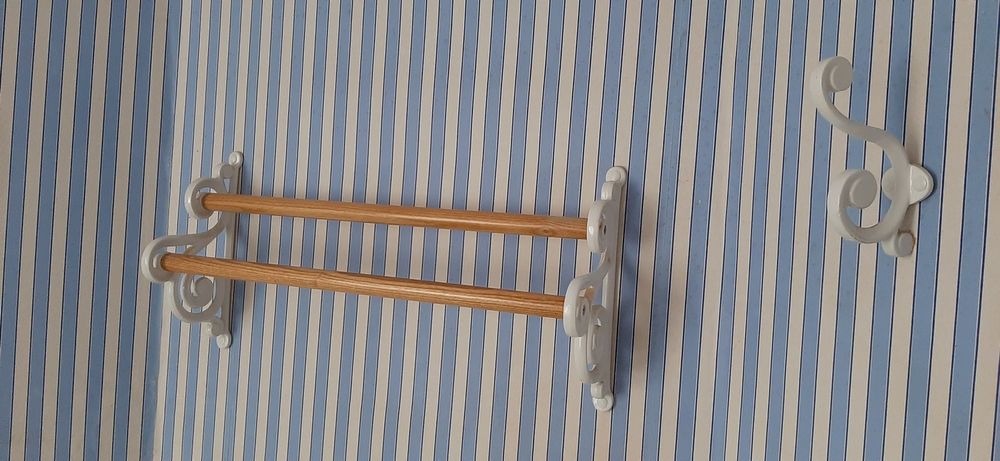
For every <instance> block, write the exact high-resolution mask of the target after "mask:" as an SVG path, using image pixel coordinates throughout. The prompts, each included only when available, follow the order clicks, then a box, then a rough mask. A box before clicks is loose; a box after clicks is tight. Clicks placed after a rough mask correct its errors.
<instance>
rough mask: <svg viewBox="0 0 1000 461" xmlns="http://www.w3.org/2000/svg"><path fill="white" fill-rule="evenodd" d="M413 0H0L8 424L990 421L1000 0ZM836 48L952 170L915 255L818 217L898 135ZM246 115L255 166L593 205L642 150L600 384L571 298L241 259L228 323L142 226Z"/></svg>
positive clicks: (329, 246)
mask: <svg viewBox="0 0 1000 461" xmlns="http://www.w3.org/2000/svg"><path fill="white" fill-rule="evenodd" d="M95 3H96V4H95ZM400 3H401V4H399V3H395V2H374V1H369V2H366V3H364V4H362V3H360V2H359V3H357V4H352V2H350V1H347V0H345V1H343V2H339V3H335V4H332V5H331V4H330V1H326V0H321V1H318V2H308V1H305V0H297V1H294V2H293V1H288V2H281V1H271V0H256V1H246V2H235V3H232V4H229V3H228V2H226V4H225V5H220V4H219V3H218V2H207V1H197V0H196V1H191V2H165V1H162V0H161V1H156V2H152V1H150V2H142V3H141V4H140V3H139V2H127V3H123V2H116V3H111V2H109V1H107V0H102V1H97V2H87V4H86V5H81V4H80V2H74V1H69V0H37V1H36V0H23V1H19V0H0V12H2V13H0V14H2V16H0V23H2V24H3V33H2V42H0V50H2V54H0V59H2V60H0V146H2V147H0V151H9V154H8V155H0V177H6V178H8V181H7V182H5V183H3V184H2V187H0V203H5V204H6V207H5V210H4V212H3V213H0V242H2V244H0V269H2V274H3V291H2V293H0V303H2V304H0V306H2V311H0V458H2V457H5V455H7V454H8V453H9V454H10V456H11V457H12V458H15V459H19V458H28V459H35V458H39V457H41V458H53V457H54V458H57V459H65V458H66V457H67V456H68V455H69V454H71V453H72V454H74V455H80V454H83V455H85V456H84V457H86V458H90V459H109V458H110V457H111V456H114V457H115V458H124V457H128V458H130V459H137V458H161V457H162V458H176V459H190V458H192V457H197V458H206V459H229V458H233V457H235V458H236V459H244V458H246V457H250V456H254V457H255V458H285V457H287V458H290V459H295V458H298V457H305V456H307V455H310V456H312V457H316V458H319V457H323V458H327V459H330V458H333V459H355V458H357V457H361V458H364V457H368V456H371V457H372V458H375V459H382V458H384V459H402V458H424V459H431V458H443V457H445V455H448V456H453V457H461V458H465V459H483V458H486V457H487V456H489V457H490V458H500V457H501V456H503V457H505V458H506V457H515V456H516V457H517V458H545V457H548V458H570V459H573V458H579V459H590V458H599V459H606V458H612V459H637V458H639V457H640V456H641V457H643V458H649V459H654V458H658V457H659V458H660V459H669V458H671V457H676V458H681V459H690V458H692V457H693V458H696V459H705V458H708V457H710V458H712V459H721V458H741V459H747V458H753V459H760V458H764V457H766V458H768V459H772V458H777V457H778V456H781V457H782V458H791V457H795V458H799V459H808V458H810V457H813V458H817V459H823V458H834V459H843V458H848V459H859V458H861V457H864V458H871V459H878V458H882V457H884V458H887V459H898V458H901V457H902V458H905V459H914V458H919V457H921V456H926V457H928V458H931V459H937V458H941V457H942V456H945V455H947V456H948V457H949V458H952V457H954V458H959V459H960V458H965V457H971V458H974V459H987V458H990V457H994V456H995V455H996V453H997V451H996V450H997V449H998V448H1000V432H998V431H997V430H996V428H997V426H998V421H997V418H998V412H997V400H998V399H997V389H998V386H997V378H998V368H1000V336H998V335H997V334H996V332H997V331H998V327H1000V309H998V307H1000V302H998V301H996V300H997V299H1000V284H998V283H996V281H997V280H1000V264H996V263H990V262H989V261H997V260H998V258H1000V205H998V203H1000V187H996V186H995V185H993V187H991V184H990V181H989V178H990V177H991V176H992V177H1000V176H998V175H1000V171H997V170H1000V161H996V159H997V158H998V157H997V153H998V152H1000V111H997V109H996V107H997V106H998V105H1000V92H998V91H997V78H996V77H997V74H998V72H997V64H998V59H997V58H998V48H1000V47H998V39H997V33H998V32H997V31H998V29H1000V19H998V5H997V3H996V2H994V1H986V0H981V1H979V2H978V3H977V2H974V1H965V0H961V1H958V2H952V1H943V0H939V1H936V2H933V4H932V3H931V2H913V1H904V0H891V1H888V0H887V1H879V2H863V1H859V2H854V1H844V2H841V1H837V0H830V1H825V2H823V1H818V0H817V1H809V2H805V1H799V2H793V1H790V0H784V1H778V0H771V1H760V0H758V1H752V0H729V1H724V0H709V1H707V2H694V3H695V4H689V3H686V2H682V1H679V0H677V1H671V0H661V1H659V2H657V1H656V0H644V1H629V2H627V3H626V2H617V1H616V2H611V3H606V2H603V1H593V0H585V1H583V2H581V3H579V4H578V3H576V2H572V1H564V0H523V1H517V0H511V1H503V0H501V1H497V2H488V1H484V2H476V1H462V0H421V1H414V2H400ZM876 3H877V6H873V5H874V4H876ZM836 54H840V55H843V56H846V57H848V58H850V59H852V60H853V62H854V65H855V69H856V73H855V75H856V83H855V85H854V86H853V88H852V90H851V91H850V92H849V93H845V94H843V95H842V96H838V100H837V102H838V105H839V106H840V107H841V108H843V109H844V110H848V108H849V112H850V114H851V116H853V117H854V118H856V119H859V120H867V121H868V122H869V123H872V124H874V125H876V126H884V127H886V129H887V130H888V131H890V132H892V133H895V134H896V135H898V136H901V137H903V138H904V139H905V144H906V146H907V151H908V153H909V155H911V156H912V157H913V158H922V160H923V162H924V165H925V166H926V167H927V169H929V170H930V171H931V173H932V174H933V175H934V177H935V178H936V180H937V184H938V188H937V189H936V191H935V193H934V194H933V195H932V196H931V197H929V199H928V200H927V201H926V202H924V203H923V204H922V205H921V206H920V210H919V215H916V214H915V215H913V216H911V217H910V220H909V221H908V222H909V224H908V227H910V228H911V229H912V230H913V231H914V232H915V233H916V235H917V250H916V254H915V256H913V257H909V258H903V259H898V260H897V259H894V258H890V257H887V256H886V255H885V254H883V253H882V252H881V251H880V250H879V249H878V248H877V247H876V246H874V245H865V246H859V245H857V244H854V243H849V242H848V243H845V242H843V241H842V240H841V239H840V238H839V237H838V236H837V235H836V234H835V233H833V232H832V230H831V229H829V228H828V226H827V224H826V209H825V199H826V193H827V188H828V184H829V178H830V176H831V174H835V173H837V172H839V171H842V170H843V169H844V168H846V167H851V168H862V167H867V168H869V169H872V170H878V169H879V168H880V165H881V166H884V164H883V161H882V157H881V155H880V153H879V151H878V150H877V149H876V148H874V147H873V146H866V145H865V144H863V143H862V142H860V141H858V140H856V139H851V140H848V139H847V138H846V137H845V136H844V135H843V134H842V133H840V132H835V131H832V130H831V128H830V126H829V124H827V123H826V122H825V121H824V120H822V119H818V118H817V117H816V115H815V111H814V110H813V108H812V107H811V105H810V104H809V103H808V102H807V101H804V100H803V96H802V88H803V81H804V79H805V76H806V71H807V70H808V69H809V68H810V66H811V65H812V64H813V63H815V62H817V61H818V60H819V59H821V58H823V57H829V56H833V55H836ZM232 149H237V150H241V151H243V152H245V155H246V165H247V169H246V170H245V175H244V182H245V185H246V189H245V192H247V193H252V194H261V195H268V196H270V195H280V196H299V197H308V198H321V199H334V200H341V199H342V200H350V201H356V202H378V203H402V204H407V205H420V206H423V205H426V206H430V207H443V208H462V209H465V208H470V209H485V210H489V209H493V210H509V211H518V212H526V213H540V214H556V215H571V216H579V215H580V214H582V213H585V212H586V209H587V208H588V206H589V204H590V203H592V201H593V197H594V196H595V191H596V187H597V185H598V182H599V180H600V178H601V177H602V175H603V172H604V171H605V170H606V169H607V168H608V167H610V166H611V165H614V164H620V165H625V166H627V167H628V168H629V171H630V181H629V190H628V206H627V209H628V210H627V218H626V236H625V256H624V271H623V277H622V282H621V283H622V292H621V301H622V308H621V310H620V312H619V318H618V343H617V350H616V357H617V372H616V398H617V402H616V405H615V408H614V410H613V411H612V412H610V413H601V414H597V413H595V411H594V410H593V409H592V407H591V405H590V403H589V401H588V399H586V394H585V393H584V388H583V387H582V386H581V385H579V384H578V382H576V381H575V380H574V379H573V378H572V377H570V376H568V369H567V356H568V344H569V342H568V340H567V338H566V337H565V335H564V334H563V332H562V326H561V324H560V322H556V321H552V320H540V319H538V318H525V317H523V316H514V315H507V314H504V315H499V314H496V313H489V312H484V311H481V310H472V309H467V308H456V307H445V306H432V305H427V304H418V303H407V302H404V301H396V300H388V299H371V298H367V297H357V296H345V295H343V294H340V293H336V294H335V293H321V292H313V291H308V290H298V289H289V288H286V287H278V286H265V285H253V284H242V283H240V284H238V285H237V289H236V297H235V300H236V302H235V303H236V309H235V320H234V328H235V333H236V337H235V339H236V341H235V344H234V345H233V347H232V348H231V349H230V350H227V351H224V352H220V351H219V350H218V349H217V348H216V347H215V346H214V343H212V342H211V341H210V339H209V338H208V336H207V335H206V334H205V333H204V332H203V331H202V329H201V328H199V327H191V326H188V325H186V324H181V323H179V322H178V321H177V320H176V319H174V318H173V317H171V316H170V314H169V313H168V312H165V311H164V309H162V302H161V300H162V296H163V292H162V290H161V289H160V288H159V287H155V286H154V287H151V286H150V285H149V284H148V283H146V282H145V281H143V280H142V279H141V277H140V276H139V274H138V270H137V260H138V253H139V251H140V249H141V247H142V245H144V244H145V243H147V242H149V241H150V240H151V239H152V238H153V237H154V236H159V235H164V234H166V233H176V232H187V231H193V230H196V229H197V228H198V226H199V224H198V223H196V222H194V221H189V220H188V219H187V216H186V215H185V214H184V211H183V208H181V207H179V204H180V201H179V197H180V193H181V191H182V190H183V188H184V187H185V186H186V184H187V183H188V182H190V180H191V179H192V178H194V177H197V176H199V175H207V174H210V173H211V172H212V170H213V165H214V164H216V163H218V162H221V161H222V160H223V159H224V158H225V155H226V153H227V152H229V151H230V150H232ZM883 205H884V203H883ZM876 217H877V216H876V213H875V212H874V211H867V212H866V213H865V214H864V216H863V217H862V219H863V220H864V221H865V222H874V221H875V219H876ZM201 225H202V226H204V224H201ZM240 228H241V230H243V231H244V232H243V234H242V236H241V239H240V241H239V250H238V257H240V258H247V259H250V260H258V261H270V262H279V263H283V264H292V265H303V266H314V267H326V268H340V269H348V270H351V271H361V272H372V273H378V274H390V275H398V276H406V277H419V278H424V279H436V280H446V281H451V282H464V283H475V284H480V285H490V286H501V287H506V288H517V289H531V290H533V291H545V292H549V293H557V292H561V291H562V290H564V289H565V287H566V284H567V283H568V282H569V280H570V279H571V278H572V277H574V276H575V275H576V274H579V273H582V272H583V271H586V270H587V269H588V268H589V265H590V263H591V261H590V258H589V257H588V254H587V252H586V249H585V248H584V247H583V246H580V245H577V244H575V243H570V242H562V241H558V240H554V239H553V240H545V239H534V240H532V239H529V238H522V239H518V238H516V237H509V236H507V237H505V236H490V235H476V234H473V233H461V232H448V231H435V230H423V229H410V228H398V227H387V226H372V225H359V224H338V223H335V222H332V223H326V222H319V223H317V222H313V221H302V220H291V219H277V218H275V219H271V218H267V217H253V218H247V217H246V216H244V217H243V218H242V221H241V223H240ZM991 281H992V283H991ZM74 457H77V456H74Z"/></svg>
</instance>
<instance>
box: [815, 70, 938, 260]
mask: <svg viewBox="0 0 1000 461" xmlns="http://www.w3.org/2000/svg"><path fill="white" fill-rule="evenodd" d="M853 80H854V69H853V67H852V66H851V62H850V61H848V60H847V59H846V58H844V57H841V56H835V57H832V58H829V59H825V60H823V61H820V62H819V64H818V65H817V66H816V68H814V69H813V70H812V72H811V73H810V75H809V83H808V87H807V91H806V95H807V96H808V97H809V98H810V100H812V102H813V104H815V106H816V110H817V111H818V112H819V113H820V115H822V116H823V118H825V119H827V121H829V122H830V124H831V125H833V126H834V127H836V128H837V129H839V130H841V131H844V132H845V133H847V134H848V135H851V136H857V137H859V138H861V139H864V140H865V141H867V142H870V143H873V144H877V145H878V146H879V147H881V148H882V150H883V151H884V152H885V153H886V155H887V156H888V157H889V164H890V168H889V171H887V172H886V174H885V176H884V177H883V178H882V189H883V190H884V192H885V195H886V196H887V197H889V200H890V201H891V205H890V206H889V210H888V212H886V214H885V216H883V217H882V219H881V220H880V221H879V222H878V223H876V224H875V225H874V226H869V227H861V226H859V225H858V224H855V223H854V221H852V220H851V218H850V217H849V216H848V215H847V209H848V208H866V207H868V206H870V205H871V204H872V203H873V202H874V201H875V197H876V196H877V194H878V184H877V182H876V180H875V176H874V175H873V174H872V173H871V172H869V171H867V170H847V171H843V172H841V173H839V174H837V175H835V176H834V177H833V179H832V180H831V182H830V192H829V195H828V196H827V215H828V218H829V220H830V224H831V225H832V226H833V228H834V229H836V230H837V232H839V233H840V234H841V235H842V236H843V237H844V238H849V239H852V240H856V241H858V242H861V243H876V242H881V243H882V248H883V249H884V250H885V252H886V253H888V254H890V255H892V256H907V255H909V254H910V253H912V252H913V246H914V244H915V240H914V237H913V234H911V233H910V232H908V231H900V226H901V225H902V224H903V219H904V217H905V216H906V210H907V208H908V207H909V206H910V205H912V204H915V203H917V202H920V201H921V200H923V199H925V198H927V196H928V195H930V193H931V191H933V190H934V179H933V178H932V177H931V175H930V173H929V172H928V171H927V170H926V169H924V168H923V167H921V166H919V165H914V164H911V163H910V161H909V159H907V157H906V151H905V150H904V148H903V143H902V142H900V141H899V139H897V138H896V137H895V136H893V135H891V134H889V133H888V132H886V131H885V130H882V129H880V128H875V127H872V126H868V125H863V124H861V123H858V122H855V121H854V120H851V119H850V118H848V117H847V116H846V115H844V114H843V113H842V112H840V110H839V109H837V107H836V106H835V105H834V104H833V100H832V98H831V97H830V96H832V94H833V93H836V92H840V91H844V90H846V89H848V88H850V86H851V82H852V81H853Z"/></svg>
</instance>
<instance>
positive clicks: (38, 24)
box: [10, 0, 52, 458]
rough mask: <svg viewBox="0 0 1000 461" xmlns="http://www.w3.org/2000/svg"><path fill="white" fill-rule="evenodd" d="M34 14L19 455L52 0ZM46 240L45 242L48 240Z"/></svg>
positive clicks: (14, 448) (15, 416)
mask: <svg viewBox="0 0 1000 461" xmlns="http://www.w3.org/2000/svg"><path fill="white" fill-rule="evenodd" d="M37 8H38V10H37V13H36V16H35V49H34V61H33V62H32V69H31V71H30V72H31V75H32V78H31V88H30V91H31V93H30V104H31V106H30V107H31V109H32V110H31V111H30V113H29V114H28V133H27V136H28V139H27V146H26V148H27V152H26V154H27V161H26V162H25V163H26V165H25V173H24V202H23V203H24V208H23V212H22V213H23V214H22V219H23V221H22V223H21V261H20V263H19V266H18V267H19V268H20V270H19V272H20V276H19V278H18V281H19V285H20V286H19V287H18V292H17V295H18V300H17V304H18V305H17V333H16V336H15V338H16V339H15V340H16V344H15V345H14V351H15V356H14V396H13V402H12V403H13V405H11V407H12V409H11V420H12V421H24V422H25V424H14V425H12V426H11V440H10V444H11V446H10V453H11V456H12V457H14V458H16V457H18V456H23V455H21V454H22V453H24V448H25V447H24V445H25V437H26V436H27V429H28V428H27V424H26V422H27V413H28V368H29V367H28V364H27V363H26V362H27V361H28V360H29V359H30V357H31V350H30V348H31V336H32V328H31V326H32V325H31V324H32V321H31V318H32V316H33V315H34V308H33V299H32V298H33V295H34V289H33V288H34V283H35V252H36V246H35V239H36V234H37V228H38V199H39V197H38V195H39V189H40V187H41V184H40V181H37V180H35V178H38V175H39V173H40V172H41V167H42V155H41V153H42V130H43V124H44V119H43V115H44V114H45V83H46V81H47V78H46V77H47V71H48V63H49V27H50V25H51V24H50V21H51V17H52V13H51V12H52V2H51V1H47V0H42V1H40V2H38V7H37ZM45 243H46V242H43V244H45Z"/></svg>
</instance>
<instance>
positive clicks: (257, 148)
mask: <svg viewBox="0 0 1000 461" xmlns="http://www.w3.org/2000/svg"><path fill="white" fill-rule="evenodd" d="M272 6H273V4H272V1H264V2H263V5H262V7H261V12H260V15H261V20H260V21H261V31H260V37H261V39H260V51H259V58H258V69H257V88H256V95H257V98H256V105H255V108H254V113H253V115H252V116H253V122H252V123H253V125H252V127H253V128H252V129H253V130H254V132H253V141H252V142H253V145H252V146H245V147H244V149H246V148H247V147H249V148H250V150H251V152H253V160H254V161H253V170H252V173H251V174H250V184H242V185H241V188H242V189H243V190H242V192H243V193H249V194H253V193H260V191H261V182H262V178H263V172H264V157H265V155H267V153H266V152H264V127H263V125H264V121H265V114H266V113H267V103H268V101H267V85H268V68H269V67H270V59H271V43H272V41H271V40H270V36H271V10H272ZM249 10H250V8H246V9H245V10H244V15H245V16H244V22H243V29H242V30H249V28H250V22H249V21H250V13H251V12H250V11H249ZM248 59H249V57H248ZM241 61H242V59H241ZM247 91H249V88H248V89H247ZM241 94H242V92H237V95H241ZM246 104H247V101H246V100H245V99H243V98H242V97H238V98H237V101H236V107H237V109H239V108H241V107H242V108H244V110H243V111H245V110H246V109H247V108H246ZM243 111H238V113H242V112H243ZM246 115H247V117H250V116H251V114H249V113H248V114H246ZM241 119H242V117H241V118H240V119H238V120H240V121H238V122H237V133H239V132H240V131H242V129H245V127H244V126H243V125H242V124H241V121H242V120H241ZM249 221H250V222H249V226H248V228H247V230H248V233H247V259H249V260H251V261H253V260H256V259H257V257H258V255H257V246H258V239H259V238H260V236H259V235H258V234H259V232H260V217H259V216H258V215H250V220H249ZM245 292H246V299H245V300H244V301H243V306H244V312H245V314H244V316H243V325H242V326H241V327H240V330H241V331H242V332H243V338H244V339H243V341H242V344H241V345H240V350H241V351H247V356H248V358H249V355H250V354H251V352H252V350H251V344H250V341H251V339H252V337H253V334H254V330H255V329H257V328H264V327H265V325H255V324H254V322H253V317H254V315H253V307H254V305H255V304H256V299H255V298H256V296H257V289H256V286H255V284H253V283H247V284H246V290H245ZM264 305H265V308H266V307H269V306H268V305H267V302H266V300H265V302H264ZM268 310H270V309H268ZM265 322H266V320H265ZM263 339H264V340H266V336H264V338H263ZM263 366H264V365H263V363H262V364H261V373H263V371H264V368H263ZM161 376H162V375H161ZM256 378H257V377H256V376H254V377H251V376H250V366H249V363H247V365H246V366H244V367H242V369H241V370H240V377H239V383H238V391H237V392H238V393H237V395H239V396H248V395H249V385H250V380H251V379H256ZM266 391H267V390H266V389H265V388H264V387H263V386H261V387H259V388H258V395H260V394H262V393H264V392H266ZM245 399H246V397H244V398H243V400H245ZM248 405H254V406H256V408H257V412H258V414H259V413H260V412H261V411H266V410H267V407H266V405H264V404H263V402H262V401H261V399H260V398H258V399H257V401H256V402H248V404H247V405H237V406H236V424H235V425H236V430H235V431H234V433H235V434H236V439H235V440H234V441H233V445H234V447H233V458H235V459H243V458H245V457H249V456H250V454H244V449H245V447H246V436H247V435H248V434H247V432H248V430H247V423H248V421H247V419H249V415H247V406H248Z"/></svg>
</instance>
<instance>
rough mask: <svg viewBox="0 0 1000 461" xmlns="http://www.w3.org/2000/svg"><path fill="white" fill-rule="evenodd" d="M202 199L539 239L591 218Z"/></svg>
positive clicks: (563, 234)
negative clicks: (530, 236) (519, 235)
mask: <svg viewBox="0 0 1000 461" xmlns="http://www.w3.org/2000/svg"><path fill="white" fill-rule="evenodd" d="M201 203H202V205H203V206H204V207H205V208H206V209H208V210H212V211H226V212H234V213H253V214H267V215H274V216H289V217H295V218H315V219H329V220H336V221H356V222H368V223H376V224H396V225H400V226H420V227H437V228H441V229H462V230H470V231H477V232H493V233H499V234H521V235H533V236H539V237H558V238H571V239H586V238H587V220H586V219H584V218H568V217H562V216H536V215H526V214H516V213H495V212H487V211H468V210H443V209H438V208H417V207H405V206H397V205H375V204H369V203H350V202H334V201H327V200H306V199H291V198H281V197H257V196H251V195H239V194H217V193H209V194H205V195H204V196H202V199H201Z"/></svg>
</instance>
